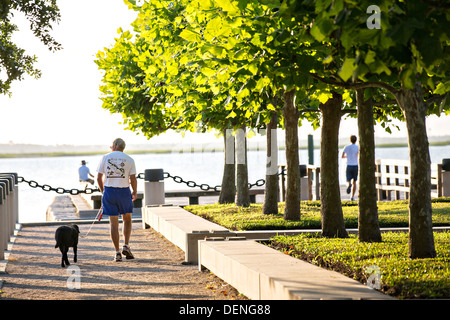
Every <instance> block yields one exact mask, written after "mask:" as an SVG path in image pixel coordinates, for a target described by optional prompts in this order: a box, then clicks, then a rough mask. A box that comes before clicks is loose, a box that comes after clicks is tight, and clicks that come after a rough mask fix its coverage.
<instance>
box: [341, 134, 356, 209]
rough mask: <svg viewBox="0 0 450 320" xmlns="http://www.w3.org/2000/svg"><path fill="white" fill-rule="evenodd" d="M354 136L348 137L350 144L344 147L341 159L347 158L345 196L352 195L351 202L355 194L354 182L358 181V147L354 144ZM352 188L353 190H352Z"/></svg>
mask: <svg viewBox="0 0 450 320" xmlns="http://www.w3.org/2000/svg"><path fill="white" fill-rule="evenodd" d="M356 140H357V138H356V136H355V135H351V136H350V142H351V144H349V145H347V146H345V148H344V150H343V151H342V158H347V170H346V176H347V194H350V191H351V193H352V197H351V200H352V201H353V200H354V198H355V193H356V181H357V180H358V155H359V146H358V145H357V144H356ZM352 181H353V183H352ZM352 186H353V188H352Z"/></svg>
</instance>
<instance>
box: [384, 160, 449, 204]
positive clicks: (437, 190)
mask: <svg viewBox="0 0 450 320" xmlns="http://www.w3.org/2000/svg"><path fill="white" fill-rule="evenodd" d="M375 166H376V170H375V178H376V188H377V198H378V200H379V201H381V200H386V199H387V200H392V198H394V199H395V200H400V199H409V192H410V190H409V187H410V179H411V178H410V162H409V160H389V159H386V160H385V159H383V160H381V159H377V160H375ZM448 173H450V172H443V170H442V164H440V163H432V164H431V185H432V191H431V197H433V198H437V197H442V196H444V185H443V180H444V174H446V175H447V174H448ZM392 193H393V194H394V196H392ZM402 196H403V197H402Z"/></svg>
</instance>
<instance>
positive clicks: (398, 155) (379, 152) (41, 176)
mask: <svg viewBox="0 0 450 320" xmlns="http://www.w3.org/2000/svg"><path fill="white" fill-rule="evenodd" d="M265 154H266V152H265V151H249V152H248V163H249V182H250V183H254V182H255V181H256V180H258V179H261V178H264V177H265V163H266V156H265ZM430 155H431V161H432V162H433V163H440V162H441V160H442V159H443V158H450V147H449V146H436V147H435V146H432V147H430ZM375 156H376V158H377V159H403V160H407V159H408V157H409V156H408V148H406V147H402V148H377V149H376V151H375ZM101 157H102V156H101V155H95V156H69V157H40V158H9V159H0V172H17V173H18V175H19V176H22V177H24V178H25V179H26V180H35V181H37V182H38V183H39V184H41V185H43V184H48V185H51V186H52V187H62V188H65V189H73V188H77V189H78V188H79V182H78V168H79V166H80V163H81V160H86V161H87V166H88V167H89V168H90V170H91V172H92V173H93V174H94V175H96V169H97V165H98V163H99V162H100V160H101ZM132 157H133V158H134V159H135V162H136V168H137V171H138V173H141V172H144V170H145V169H153V168H162V169H164V171H166V172H169V173H170V174H171V175H178V176H180V177H182V178H183V179H184V180H186V181H188V180H193V181H195V182H197V183H198V184H202V183H207V184H209V185H211V186H215V185H220V183H221V181H222V172H223V165H224V156H223V152H202V153H190V152H184V153H180V152H174V153H167V154H139V155H132ZM278 157H279V163H280V164H285V163H286V161H285V154H284V151H282V150H280V151H279V152H278ZM314 159H315V164H316V165H318V164H319V163H320V151H319V150H318V149H316V150H315V153H314ZM307 162H308V153H307V150H300V163H302V164H306V163H307ZM345 165H346V163H345V160H343V159H340V181H341V183H342V184H344V183H345ZM164 182H165V189H166V190H183V189H189V187H187V186H186V185H185V184H177V183H175V182H174V181H173V180H172V179H165V181H164ZM138 190H139V191H141V192H142V191H143V190H144V180H142V179H139V180H138ZM56 195H57V194H56V193H55V192H44V191H42V189H40V188H39V189H33V188H31V187H29V186H28V185H27V184H25V183H21V184H19V215H20V222H30V221H32V222H34V221H45V213H46V211H47V207H48V206H49V204H50V203H51V202H52V201H53V199H54V197H55V196H56Z"/></svg>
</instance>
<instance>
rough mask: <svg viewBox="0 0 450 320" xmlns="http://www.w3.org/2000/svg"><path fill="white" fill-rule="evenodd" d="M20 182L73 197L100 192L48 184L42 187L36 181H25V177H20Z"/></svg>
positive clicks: (96, 189) (91, 189)
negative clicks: (54, 186)
mask: <svg viewBox="0 0 450 320" xmlns="http://www.w3.org/2000/svg"><path fill="white" fill-rule="evenodd" d="M18 181H19V182H25V183H28V185H29V186H30V187H31V188H41V189H42V190H44V191H55V192H56V193H58V194H65V193H68V194H71V195H77V194H80V193H86V194H92V193H94V192H98V191H100V189H98V188H95V189H93V188H86V189H84V190H79V189H65V188H61V187H58V188H53V187H52V186H50V185H48V184H44V185H40V184H39V183H37V182H36V181H34V180H30V181H28V180H25V178H24V177H18Z"/></svg>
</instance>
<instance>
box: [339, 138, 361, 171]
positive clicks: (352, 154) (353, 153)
mask: <svg viewBox="0 0 450 320" xmlns="http://www.w3.org/2000/svg"><path fill="white" fill-rule="evenodd" d="M358 151H359V147H358V145H356V144H353V143H352V144H349V145H347V146H345V148H344V151H343V152H345V153H346V154H347V165H348V166H357V165H358Z"/></svg>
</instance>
